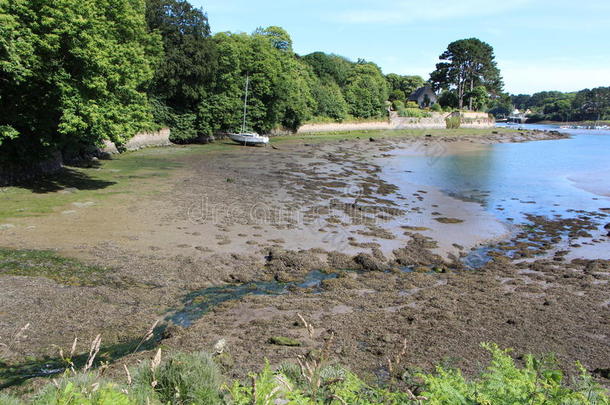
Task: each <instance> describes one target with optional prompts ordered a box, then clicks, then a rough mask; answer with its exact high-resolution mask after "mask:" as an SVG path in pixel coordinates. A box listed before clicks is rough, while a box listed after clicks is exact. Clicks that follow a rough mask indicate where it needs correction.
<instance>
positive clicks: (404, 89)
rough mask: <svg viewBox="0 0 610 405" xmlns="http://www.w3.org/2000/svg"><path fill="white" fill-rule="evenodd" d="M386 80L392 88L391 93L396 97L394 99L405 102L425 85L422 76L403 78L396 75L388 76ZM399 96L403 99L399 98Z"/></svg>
mask: <svg viewBox="0 0 610 405" xmlns="http://www.w3.org/2000/svg"><path fill="white" fill-rule="evenodd" d="M386 80H387V81H388V85H389V86H390V93H392V94H393V95H394V96H393V97H392V98H394V99H396V100H401V101H403V102H404V101H405V100H406V99H407V98H408V97H409V96H410V95H411V93H413V92H414V91H415V90H417V89H419V88H420V87H422V86H423V85H424V84H425V82H424V79H423V78H422V77H421V76H402V75H397V74H396V73H390V74H388V75H386ZM399 95H400V96H401V97H400V98H397V97H398V96H399ZM392 101H393V100H392Z"/></svg>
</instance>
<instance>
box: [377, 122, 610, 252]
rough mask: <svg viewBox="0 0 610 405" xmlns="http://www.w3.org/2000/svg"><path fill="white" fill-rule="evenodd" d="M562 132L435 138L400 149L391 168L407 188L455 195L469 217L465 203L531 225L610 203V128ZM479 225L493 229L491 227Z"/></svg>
mask: <svg viewBox="0 0 610 405" xmlns="http://www.w3.org/2000/svg"><path fill="white" fill-rule="evenodd" d="M520 127H521V128H523V129H543V130H559V127H554V126H540V125H539V126H535V125H522V126H520ZM561 131H562V132H567V133H570V134H571V135H572V138H571V139H562V140H547V141H536V142H524V143H502V144H489V145H488V144H476V143H459V142H458V143H455V144H440V143H439V144H435V142H434V140H433V138H432V139H431V140H427V141H426V142H427V143H428V144H427V145H426V146H425V147H423V146H422V145H416V146H415V147H414V148H411V149H399V150H396V151H394V152H393V153H392V154H393V155H394V156H395V158H394V159H390V160H389V161H388V163H387V164H386V165H385V167H384V173H383V174H384V176H385V177H386V178H387V179H389V180H390V181H392V182H394V183H395V184H397V185H398V186H399V187H401V186H402V187H401V189H402V190H407V189H410V190H412V189H413V185H414V184H415V185H422V186H426V187H431V188H433V189H436V190H440V191H441V192H442V193H444V194H445V195H447V196H451V197H454V198H455V200H453V202H452V203H451V205H452V207H451V208H452V210H453V212H454V213H457V215H459V213H460V212H464V215H466V211H467V207H468V206H469V205H468V204H463V205H462V202H476V203H477V204H478V205H479V206H480V207H482V208H483V210H484V211H485V212H486V213H488V214H491V215H492V216H493V217H495V218H496V219H497V220H499V221H501V222H502V223H505V224H512V223H516V224H519V223H524V222H526V215H528V214H533V215H543V216H547V217H551V218H552V217H553V216H561V217H564V218H565V217H573V216H576V215H578V213H577V212H575V211H576V210H584V211H597V210H599V209H600V208H604V207H610V131H608V130H573V129H562V130H561ZM424 202H426V201H424ZM427 203H428V204H431V203H433V201H432V202H429V201H428V202H427ZM442 208H443V207H442V206H441V210H442ZM446 208H447V207H445V209H446ZM458 218H459V216H458ZM472 227H478V228H479V229H480V232H481V234H484V233H485V232H486V229H485V226H480V225H477V224H476V223H473V224H472ZM456 242H457V243H459V241H456Z"/></svg>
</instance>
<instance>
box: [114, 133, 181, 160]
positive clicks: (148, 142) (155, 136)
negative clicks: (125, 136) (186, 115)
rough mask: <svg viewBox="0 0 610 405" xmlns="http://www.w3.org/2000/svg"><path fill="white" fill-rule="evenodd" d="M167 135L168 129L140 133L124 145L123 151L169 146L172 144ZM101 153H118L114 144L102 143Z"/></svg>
mask: <svg viewBox="0 0 610 405" xmlns="http://www.w3.org/2000/svg"><path fill="white" fill-rule="evenodd" d="M169 135H170V130H169V128H163V129H161V130H159V131H154V132H140V133H138V134H136V135H135V136H134V137H133V138H131V139H130V140H129V141H128V142H127V143H126V144H125V150H128V151H134V150H139V149H143V148H152V147H159V146H169V145H171V144H172V143H171V142H170V140H169ZM102 152H103V153H108V154H111V155H113V154H116V153H119V150H118V149H117V147H116V145H115V144H114V143H112V142H110V141H104V147H103V148H102Z"/></svg>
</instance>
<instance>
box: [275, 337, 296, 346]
mask: <svg viewBox="0 0 610 405" xmlns="http://www.w3.org/2000/svg"><path fill="white" fill-rule="evenodd" d="M269 343H270V344H272V345H276V346H301V342H299V341H298V340H296V339H292V338H289V337H285V336H273V337H271V338H269Z"/></svg>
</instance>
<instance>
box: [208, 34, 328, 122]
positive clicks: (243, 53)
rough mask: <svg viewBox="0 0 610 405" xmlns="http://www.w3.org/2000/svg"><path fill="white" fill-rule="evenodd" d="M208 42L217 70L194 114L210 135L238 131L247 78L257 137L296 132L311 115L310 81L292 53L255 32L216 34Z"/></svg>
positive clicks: (250, 112) (306, 69)
mask: <svg viewBox="0 0 610 405" xmlns="http://www.w3.org/2000/svg"><path fill="white" fill-rule="evenodd" d="M213 41H214V43H215V46H216V48H217V51H218V60H217V68H216V73H215V75H214V77H213V80H212V81H211V83H210V85H209V87H208V97H207V99H206V102H205V103H202V104H201V106H200V111H199V116H201V117H202V119H206V120H208V121H209V122H210V125H211V127H212V128H213V130H215V131H221V132H231V131H237V130H239V128H240V127H241V122H242V111H243V99H244V87H245V86H244V84H245V80H246V76H248V77H249V78H250V94H249V99H248V126H249V127H250V128H252V129H254V130H256V131H259V132H269V131H271V130H272V129H274V128H276V127H278V126H284V127H286V128H289V129H291V130H295V129H296V128H298V126H299V125H300V124H301V123H302V122H303V121H304V120H306V119H308V118H310V117H311V116H312V115H313V111H314V110H315V107H316V106H315V100H314V98H313V95H312V85H313V83H314V81H315V78H314V76H313V73H312V72H311V70H310V69H309V67H308V66H307V65H305V64H303V63H301V62H300V61H299V60H297V59H296V57H295V56H294V55H293V54H292V53H289V52H285V50H283V49H278V48H277V47H276V46H275V45H274V43H273V41H269V38H268V37H267V36H266V35H260V34H257V33H256V32H255V33H254V34H253V35H248V34H244V33H240V34H232V33H218V34H216V35H215V36H214V37H213Z"/></svg>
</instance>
